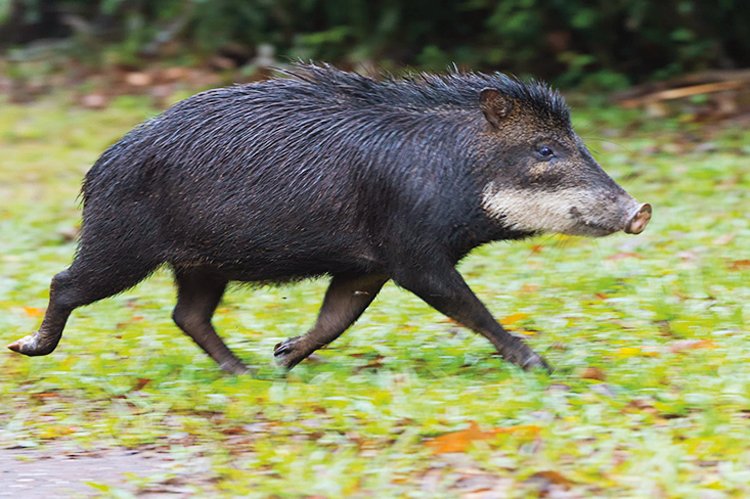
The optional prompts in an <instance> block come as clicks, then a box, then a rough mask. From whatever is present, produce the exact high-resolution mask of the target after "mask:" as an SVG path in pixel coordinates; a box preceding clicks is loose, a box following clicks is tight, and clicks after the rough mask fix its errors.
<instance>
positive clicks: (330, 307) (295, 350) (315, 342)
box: [273, 274, 388, 369]
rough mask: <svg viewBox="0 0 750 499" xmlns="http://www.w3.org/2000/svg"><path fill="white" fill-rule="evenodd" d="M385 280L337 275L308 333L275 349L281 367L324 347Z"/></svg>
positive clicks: (352, 275) (347, 323)
mask: <svg viewBox="0 0 750 499" xmlns="http://www.w3.org/2000/svg"><path fill="white" fill-rule="evenodd" d="M387 280H388V278H387V277H386V276H383V275H378V274H339V275H336V276H334V277H333V279H332V280H331V284H330V285H329V286H328V291H326V295H325V298H324V299H323V306H322V307H321V308H320V313H319V315H318V320H317V322H316V323H315V326H313V328H312V329H311V330H310V331H308V333H307V334H305V335H302V336H297V337H294V338H289V339H288V340H285V341H282V342H281V343H279V344H278V345H276V347H275V348H274V352H273V355H274V357H275V358H276V362H277V363H278V364H280V365H281V366H282V367H285V368H287V369H291V368H293V367H294V366H296V365H297V364H299V363H300V362H301V361H302V360H304V359H305V358H307V357H308V356H309V355H310V354H312V353H313V352H314V351H315V350H317V349H318V348H321V347H324V346H326V345H328V344H329V343H331V342H332V341H333V340H335V339H336V338H338V337H339V336H341V334H342V333H343V332H344V331H345V330H346V329H347V328H348V327H349V326H351V325H352V324H353V323H354V321H356V320H357V319H358V318H359V316H360V315H362V312H364V311H365V309H366V308H367V306H368V305H369V304H370V303H372V300H374V299H375V296H377V294H378V292H379V291H380V288H382V287H383V284H385V282H386V281H387Z"/></svg>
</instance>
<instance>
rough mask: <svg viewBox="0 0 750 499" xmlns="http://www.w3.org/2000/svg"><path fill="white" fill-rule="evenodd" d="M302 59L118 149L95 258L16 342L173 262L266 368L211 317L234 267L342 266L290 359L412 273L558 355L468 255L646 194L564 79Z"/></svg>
mask: <svg viewBox="0 0 750 499" xmlns="http://www.w3.org/2000/svg"><path fill="white" fill-rule="evenodd" d="M286 75H287V76H288V77H287V78H276V79H272V80H267V81H263V82H258V83H252V84H247V85H236V86H233V87H228V88H219V89H214V90H209V91H206V92H202V93H200V94H197V95H194V96H193V97H190V98H188V99H186V100H184V101H182V102H179V103H177V104H175V105H174V106H173V107H171V108H170V109H168V110H167V111H165V112H164V113H162V114H161V115H159V116H157V117H155V118H153V119H151V120H149V121H147V122H145V123H143V124H142V125H141V126H139V127H136V128H135V129H134V130H132V131H131V132H129V133H128V134H127V135H126V136H125V137H123V138H122V139H121V140H120V141H118V142H117V143H116V144H114V145H113V146H112V147H110V148H109V149H108V150H107V151H106V152H104V154H102V156H101V157H100V158H99V159H98V160H97V161H96V163H95V164H94V166H93V167H92V168H91V169H90V170H89V171H88V173H87V174H86V179H85V182H84V185H83V224H82V230H81V237H80V242H79V247H78V252H77V254H76V256H75V259H74V261H73V263H72V264H71V266H70V267H69V268H68V269H67V270H64V271H63V272H60V273H59V274H57V275H56V276H55V277H54V278H53V280H52V284H51V291H50V304H49V306H48V307H47V312H46V314H45V318H44V321H43V323H42V326H41V327H40V329H39V331H38V332H37V333H36V334H35V335H33V336H31V337H27V338H24V339H22V340H19V341H18V342H16V343H14V344H13V345H11V349H13V350H15V351H17V352H21V353H24V354H26V355H46V354H48V353H50V352H51V351H52V350H54V349H55V347H56V346H57V343H58V342H59V340H60V338H61V336H62V332H63V328H64V327H65V323H66V321H67V318H68V316H69V315H70V313H71V312H72V311H73V310H74V309H76V308H78V307H80V306H83V305H87V304H90V303H93V302H95V301H97V300H100V299H103V298H106V297H108V296H112V295H114V294H117V293H119V292H121V291H123V290H125V289H127V288H130V287H132V286H135V285H136V284H137V283H138V282H140V281H141V280H143V279H145V278H146V277H147V276H148V275H149V274H150V273H151V272H153V271H154V270H155V269H157V268H159V267H161V266H163V265H169V266H170V267H172V269H173V270H174V273H175V281H176V284H177V305H176V306H175V309H174V312H173V319H174V321H175V323H176V324H177V325H178V326H179V327H180V328H181V329H182V330H183V331H184V332H185V333H187V334H188V335H189V336H190V337H191V338H192V339H193V340H194V341H195V342H196V343H197V344H198V345H199V346H200V347H201V348H203V350H205V351H206V352H207V353H208V354H209V355H210V356H211V357H212V358H213V359H214V360H215V361H216V362H218V363H219V365H221V366H222V368H224V369H225V370H227V371H229V372H232V373H242V372H246V371H247V367H246V366H245V365H244V364H243V363H242V362H241V361H240V360H239V359H238V358H237V357H236V356H234V354H232V352H231V351H230V350H229V349H228V348H227V347H226V345H225V344H224V343H223V342H222V340H221V339H220V338H219V337H218V336H217V334H216V331H215V330H214V329H213V326H212V325H211V317H212V316H213V313H214V311H215V310H216V307H217V305H218V304H219V301H220V299H221V296H222V294H223V293H224V290H225V288H226V286H227V284H228V283H229V282H230V281H240V282H251V283H279V282H289V281H294V280H298V279H305V278H308V277H315V276H322V275H328V276H331V284H330V287H329V289H328V291H327V293H326V295H325V298H324V300H323V306H322V307H321V312H320V316H319V319H318V321H317V322H316V324H315V326H313V328H312V329H311V330H310V331H309V332H308V333H307V334H305V335H304V336H302V337H299V338H291V339H289V340H287V341H285V342H282V343H280V344H279V345H278V346H277V348H276V350H275V351H274V356H275V357H276V358H277V360H279V362H280V364H281V365H283V366H284V367H287V368H291V367H293V366H294V365H296V364H297V363H298V362H300V361H301V360H302V359H304V358H306V357H307V356H308V355H310V354H311V353H312V352H313V351H315V350H316V349H317V348H319V347H321V346H323V345H327V344H329V343H330V342H332V341H333V340H335V339H336V338H337V337H338V336H339V335H340V334H341V333H343V332H344V330H346V329H347V328H348V327H349V326H350V325H351V324H352V323H354V321H355V320H357V318H358V317H359V315H360V314H361V313H362V312H363V311H364V310H365V308H366V307H367V306H368V305H369V304H370V302H371V301H372V300H373V299H374V298H375V296H376V295H377V293H378V292H379V290H380V288H381V287H382V286H383V285H384V284H385V283H386V282H387V281H389V280H393V281H394V282H396V283H397V284H398V285H399V286H401V287H403V288H404V289H407V290H409V291H411V292H413V293H414V294H416V295H417V296H419V297H420V298H422V299H423V300H424V301H425V302H427V303H428V304H430V305H431V306H433V307H434V308H435V309H437V310H439V311H440V312H442V313H443V314H445V315H447V316H448V317H451V318H453V319H454V320H455V321H457V322H459V323H461V324H464V325H465V326H467V327H469V328H471V329H473V330H474V331H476V332H478V333H480V334H482V335H484V336H485V337H486V338H487V339H488V340H489V341H490V342H492V344H493V345H494V346H495V348H496V349H497V350H498V352H500V354H501V355H502V356H503V357H504V358H505V359H507V360H509V361H511V362H513V363H515V364H517V365H518V366H521V367H523V368H527V369H528V368H532V367H545V368H548V366H547V364H546V362H545V361H544V359H542V358H541V357H540V356H539V355H537V354H536V353H534V352H533V351H532V350H531V349H530V348H529V347H528V346H527V345H526V344H525V343H524V342H523V341H522V340H519V339H518V338H516V337H514V336H511V335H509V334H508V333H507V332H506V331H505V330H504V329H503V328H502V326H501V325H500V324H498V323H497V321H495V319H494V318H493V317H492V314H491V313H490V312H489V311H488V310H487V308H486V307H485V306H484V305H483V304H482V303H481V301H479V299H478V298H477V297H476V296H475V295H474V294H473V292H472V291H471V289H470V288H469V286H468V285H467V284H466V283H465V282H464V280H463V278H462V277H461V275H460V274H459V272H458V271H457V270H456V268H455V265H456V263H457V262H458V261H459V260H460V259H461V258H463V257H464V256H465V255H466V254H468V253H469V252H470V251H471V250H472V249H473V248H476V247H477V246H479V245H481V244H484V243H487V242H490V241H497V240H509V239H518V238H522V237H526V236H528V235H531V234H534V233H537V232H545V231H558V232H562V231H566V230H570V228H571V227H573V228H577V227H579V226H581V227H583V226H585V227H587V228H588V230H591V226H592V223H594V222H595V223H596V224H597V225H596V226H597V227H603V225H602V220H605V221H607V220H608V221H609V222H608V223H609V224H610V225H611V226H612V227H613V228H614V229H617V226H616V224H617V223H619V221H620V220H621V219H622V218H623V216H622V215H623V213H625V211H623V210H624V208H622V207H624V206H626V204H627V203H626V202H622V203H620V205H618V206H615V207H614V208H613V206H612V205H613V202H612V199H624V200H626V201H627V199H628V198H627V197H626V194H625V193H624V191H622V189H621V188H620V187H619V186H617V184H615V183H614V182H613V181H612V180H611V179H610V178H609V177H608V176H607V175H606V174H605V173H604V171H603V170H602V169H601V168H600V167H599V165H598V164H596V162H595V161H594V159H593V158H592V157H591V155H590V154H589V153H588V151H586V150H585V147H584V146H583V145H582V142H581V141H580V138H578V137H577V136H576V135H575V133H574V132H573V130H572V128H571V127H570V119H569V112H568V108H567V106H566V105H565V102H564V101H563V99H562V97H561V96H560V95H559V94H558V93H557V92H555V91H553V90H551V89H550V88H549V87H548V86H546V85H545V84H543V83H539V82H535V81H531V82H522V81H520V80H518V79H516V78H513V77H509V76H506V75H502V74H499V73H498V74H493V75H486V74H481V73H461V72H457V71H455V72H453V73H450V74H447V75H432V74H425V73H421V74H414V75H410V76H407V77H404V78H385V79H383V80H382V81H377V80H374V79H371V78H367V77H364V76H360V75H357V74H354V73H348V72H344V71H339V70H337V69H334V68H332V67H330V66H316V65H297V66H294V67H293V68H292V69H290V70H288V71H286ZM485 88H492V89H495V90H496V91H490V92H482V90H484V89H485ZM488 96H489V97H488ZM507 101H512V102H507ZM506 104H510V105H508V106H505V105H506ZM499 110H507V112H502V113H501V112H499ZM547 152H549V154H547ZM560 192H562V193H563V194H562V195H561V194H560ZM571 199H573V201H571ZM630 199H631V200H632V198H630ZM633 202H634V200H633ZM571 203H575V205H574V206H573V205H571ZM573 215H575V216H577V217H578V218H572V216H573ZM586 217H588V218H586ZM584 233H585V232H584Z"/></svg>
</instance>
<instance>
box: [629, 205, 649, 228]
mask: <svg viewBox="0 0 750 499" xmlns="http://www.w3.org/2000/svg"><path fill="white" fill-rule="evenodd" d="M649 220H651V205H650V204H648V203H643V204H642V205H640V206H639V207H638V208H636V210H635V213H633V215H632V216H631V217H630V219H629V220H628V223H627V224H626V225H625V232H627V233H628V234H640V233H641V232H643V229H645V228H646V225H648V221H649Z"/></svg>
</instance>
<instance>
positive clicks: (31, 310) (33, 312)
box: [23, 307, 44, 317]
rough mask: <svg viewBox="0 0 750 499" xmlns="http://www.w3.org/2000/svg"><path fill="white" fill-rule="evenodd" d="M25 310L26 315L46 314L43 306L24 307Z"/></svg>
mask: <svg viewBox="0 0 750 499" xmlns="http://www.w3.org/2000/svg"><path fill="white" fill-rule="evenodd" d="M23 311H24V312H26V315H28V316H29V317H41V316H43V315H44V309H43V308H37V307H23Z"/></svg>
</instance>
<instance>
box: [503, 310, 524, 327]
mask: <svg viewBox="0 0 750 499" xmlns="http://www.w3.org/2000/svg"><path fill="white" fill-rule="evenodd" d="M528 316H529V314H525V313H523V312H516V313H515V314H510V315H509V316H508V317H505V318H503V319H500V324H502V325H503V326H512V325H513V324H515V323H516V322H518V321H520V320H523V319H525V318H527V317H528Z"/></svg>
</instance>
